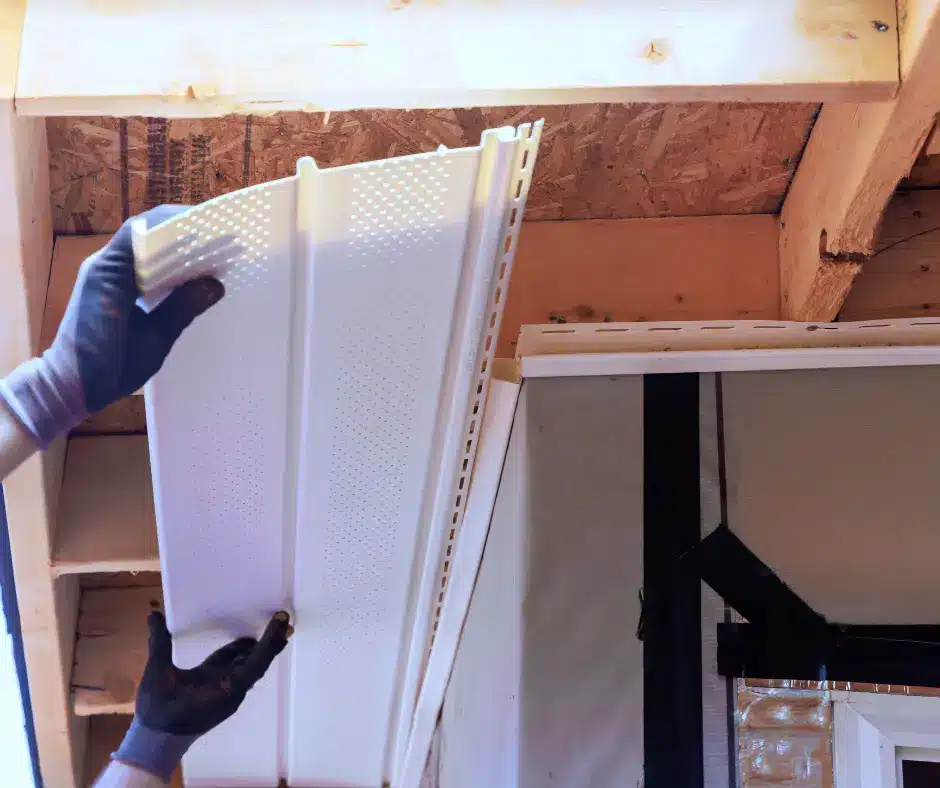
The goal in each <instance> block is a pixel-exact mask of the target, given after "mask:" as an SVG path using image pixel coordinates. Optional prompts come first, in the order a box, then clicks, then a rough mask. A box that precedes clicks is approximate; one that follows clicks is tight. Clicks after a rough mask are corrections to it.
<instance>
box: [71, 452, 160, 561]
mask: <svg viewBox="0 0 940 788" xmlns="http://www.w3.org/2000/svg"><path fill="white" fill-rule="evenodd" d="M57 519H58V523H57V525H56V541H55V550H54V552H53V555H52V572H53V574H54V575H57V576H58V575H65V574H79V573H82V574H85V573H90V572H159V571H160V557H159V554H158V552H157V523H156V516H155V514H154V508H153V485H152V483H151V477H150V456H149V453H148V449H147V437H146V436H145V435H111V436H103V437H94V438H92V437H88V438H75V439H72V440H70V441H69V443H68V451H67V453H66V458H65V473H64V476H63V479H62V492H61V495H60V498H59V512H58V518H57Z"/></svg>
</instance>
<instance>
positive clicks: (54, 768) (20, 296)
mask: <svg viewBox="0 0 940 788" xmlns="http://www.w3.org/2000/svg"><path fill="white" fill-rule="evenodd" d="M25 5H26V4H25V0H11V1H10V2H6V3H2V4H0V260H2V265H0V375H3V374H6V373H7V372H8V371H9V370H10V369H12V368H13V367H14V366H15V365H17V364H19V363H20V362H22V361H24V360H26V359H27V358H29V357H30V356H32V355H34V354H35V353H36V351H37V350H38V347H39V335H40V329H41V323H42V313H43V305H44V303H45V299H46V284H47V282H48V279H49V267H50V265H51V261H52V223H51V215H50V206H49V198H48V189H49V180H48V158H47V145H46V130H45V124H44V123H43V121H42V120H35V119H24V118H18V117H16V116H15V114H14V108H13V100H12V97H13V86H14V82H15V79H16V70H17V57H16V53H17V51H18V49H19V40H20V31H21V25H22V21H23V15H24V12H25ZM64 449H65V443H64V441H61V440H60V441H57V442H56V443H55V444H54V445H53V447H52V448H51V449H50V450H49V451H48V452H46V453H45V454H42V455H35V456H33V457H32V458H30V459H29V460H28V461H27V462H26V463H25V464H24V465H22V466H21V467H20V468H19V469H18V470H17V471H16V472H15V473H13V474H12V475H11V476H9V477H8V478H7V479H5V480H4V482H3V495H4V503H5V508H6V518H7V524H8V527H9V533H10V544H11V548H12V553H13V568H14V573H15V575H16V579H17V589H16V591H17V597H18V602H19V608H20V616H21V624H22V637H23V647H24V650H25V654H26V672H27V678H28V681H29V692H30V699H31V702H32V707H33V712H34V723H35V730H36V740H37V745H38V750H39V767H40V771H41V773H42V778H43V781H44V782H45V784H46V785H49V786H56V788H59V787H60V786H61V788H74V786H75V785H76V779H75V775H76V770H77V769H79V768H80V767H81V761H82V758H83V757H84V751H85V747H84V730H85V726H84V723H83V722H80V721H75V719H74V718H73V717H72V715H71V712H70V703H69V696H68V672H69V667H70V665H71V663H72V648H73V645H74V638H73V637H72V635H73V633H74V616H75V611H76V610H77V607H78V594H77V586H78V584H77V581H76V580H75V579H74V578H66V579H63V580H62V581H60V582H58V583H54V582H53V579H52V577H51V575H50V573H49V558H50V555H51V544H52V540H53V538H54V532H55V522H54V517H55V512H56V506H57V498H58V490H59V480H60V478H61V473H62V463H63V460H64Z"/></svg>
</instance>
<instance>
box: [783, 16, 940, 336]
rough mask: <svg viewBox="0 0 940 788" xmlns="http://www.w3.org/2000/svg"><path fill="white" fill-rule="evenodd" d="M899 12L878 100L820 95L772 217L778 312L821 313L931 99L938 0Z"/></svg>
mask: <svg viewBox="0 0 940 788" xmlns="http://www.w3.org/2000/svg"><path fill="white" fill-rule="evenodd" d="M901 7H902V9H903V13H902V14H901V18H900V20H899V25H900V27H899V33H900V64H901V80H902V82H901V87H900V90H899V92H898V95H897V98H895V99H894V100H892V101H889V102H884V103H878V104H857V103H855V104H852V103H843V104H826V105H825V106H824V107H823V108H822V111H821V112H820V114H819V118H818V120H817V121H816V125H815V127H814V128H813V132H812V134H811V136H810V140H809V144H808V145H807V148H806V152H805V154H804V156H803V159H802V161H801V162H800V166H799V169H798V170H797V174H796V177H795V178H794V180H793V185H792V186H791V188H790V192H789V194H788V195H787V198H786V201H785V202H784V205H783V210H782V212H781V216H780V227H781V232H780V275H781V297H782V313H783V317H784V318H786V319H789V320H831V319H833V318H834V317H835V316H836V314H837V313H838V311H839V308H840V307H841V305H842V302H843V301H844V300H845V298H846V296H847V295H848V292H849V289H850V288H851V286H852V282H853V281H854V279H855V277H856V276H857V275H858V273H859V271H860V270H861V267H862V264H863V263H864V261H866V260H867V259H868V258H869V257H870V256H871V254H872V251H873V244H874V237H875V233H876V230H877V227H878V222H879V221H880V219H881V215H882V212H883V211H884V208H885V205H886V203H887V202H888V200H889V198H890V197H891V194H892V193H893V192H894V189H895V187H896V186H897V184H898V181H899V180H900V179H901V178H902V177H903V176H905V175H907V173H908V172H909V171H910V169H911V165H912V164H913V163H914V159H915V158H916V156H917V154H918V153H919V152H920V150H921V148H922V146H923V144H924V141H925V139H926V136H927V134H928V133H929V131H930V129H931V128H932V125H933V122H934V117H935V115H936V112H937V107H938V106H940V80H938V79H937V74H940V0H916V1H915V0H911V2H907V3H903V4H902V5H901Z"/></svg>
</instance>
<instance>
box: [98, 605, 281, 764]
mask: <svg viewBox="0 0 940 788" xmlns="http://www.w3.org/2000/svg"><path fill="white" fill-rule="evenodd" d="M147 625H148V627H149V628H150V656H149V658H148V660H147V667H146V668H145V669H144V676H143V678H142V679H141V682H140V687H139V688H138V690H137V703H136V707H135V711H134V720H133V722H131V726H130V728H129V729H128V731H127V734H126V735H125V736H124V741H123V742H121V746H120V747H119V748H118V750H117V752H115V753H114V754H113V755H112V756H111V757H112V758H114V759H115V760H118V761H121V763H126V764H129V765H131V766H136V767H138V768H140V769H143V770H144V771H146V772H149V773H150V774H155V775H157V777H160V778H161V779H162V780H169V779H170V775H172V774H173V771H174V769H176V767H177V765H178V764H179V762H180V761H181V760H182V758H183V755H184V754H185V752H186V750H188V749H189V748H190V746H191V745H192V743H193V742H194V741H196V739H198V738H199V737H200V736H202V735H203V734H204V733H208V732H209V731H210V730H212V729H213V728H214V727H216V726H217V725H219V724H220V723H222V722H224V721H225V720H227V719H228V718H229V717H231V716H232V715H233V714H234V713H235V712H236V710H237V709H238V707H239V706H241V704H242V701H244V700H245V696H246V695H247V693H248V690H250V689H251V688H252V687H253V686H254V685H255V683H256V682H257V681H258V680H259V679H260V678H261V677H262V676H263V675H264V674H265V672H266V671H267V669H268V668H269V667H270V666H271V663H272V662H273V661H274V659H275V657H277V655H278V654H280V653H281V652H282V651H283V650H284V647H285V646H286V645H287V640H288V638H289V637H290V636H291V634H293V631H294V630H293V628H292V627H291V626H290V616H288V614H287V613H285V612H283V611H282V612H279V613H275V614H274V616H273V617H272V618H271V620H270V622H269V623H268V626H267V628H266V629H265V630H264V634H263V635H262V636H261V639H260V640H255V639H254V638H247V637H246V638H238V640H233V641H232V642H231V643H229V644H228V645H225V646H222V648H220V649H218V650H217V651H215V652H213V653H212V654H210V655H209V656H208V657H207V658H206V659H205V660H204V661H203V663H202V664H201V665H199V666H197V667H195V668H192V669H191V670H180V669H179V668H177V667H176V666H174V665H173V654H172V644H171V641H170V633H169V631H168V630H167V628H166V619H165V618H164V617H163V614H162V613H156V612H154V613H151V614H150V617H149V618H148V619H147Z"/></svg>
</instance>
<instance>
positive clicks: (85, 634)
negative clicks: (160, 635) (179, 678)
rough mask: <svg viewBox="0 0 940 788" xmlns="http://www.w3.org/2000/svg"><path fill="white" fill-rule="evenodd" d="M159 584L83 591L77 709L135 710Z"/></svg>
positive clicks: (89, 711) (81, 711) (77, 654)
mask: <svg viewBox="0 0 940 788" xmlns="http://www.w3.org/2000/svg"><path fill="white" fill-rule="evenodd" d="M162 607H163V591H162V589H161V588H160V586H153V587H150V588H148V587H146V586H145V587H140V588H102V589H95V590H90V591H85V592H84V593H83V594H82V602H81V612H80V614H79V617H78V645H77V646H76V648H75V668H74V670H73V671H72V695H73V699H74V703H75V713H76V714H78V715H81V716H89V715H92V714H133V713H134V699H135V697H136V696H137V685H138V683H139V682H140V677H141V676H142V675H143V673H144V665H146V664H147V616H148V614H149V613H150V611H151V610H158V609H162Z"/></svg>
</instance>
